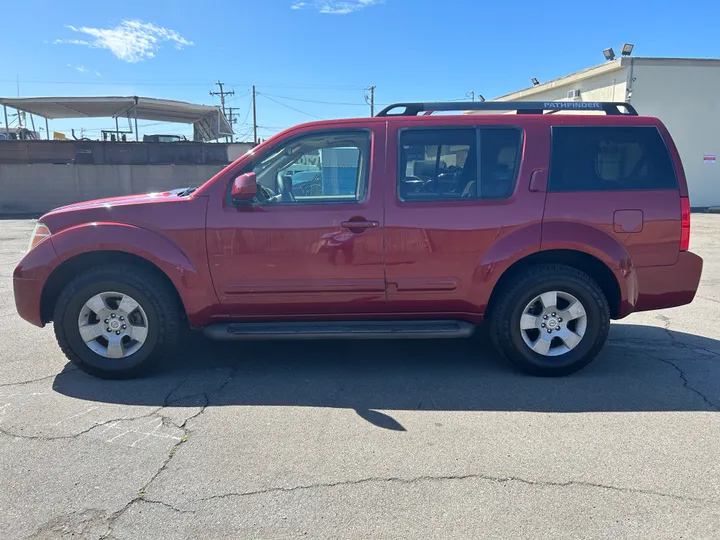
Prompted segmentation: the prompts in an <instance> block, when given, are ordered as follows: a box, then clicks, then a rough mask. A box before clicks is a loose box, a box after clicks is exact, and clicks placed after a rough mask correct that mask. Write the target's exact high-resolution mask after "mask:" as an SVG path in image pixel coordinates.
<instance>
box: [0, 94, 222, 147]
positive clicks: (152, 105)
mask: <svg viewBox="0 0 720 540" xmlns="http://www.w3.org/2000/svg"><path fill="white" fill-rule="evenodd" d="M0 105H5V106H8V107H12V108H14V109H17V110H19V111H24V112H27V113H30V114H36V115H38V116H42V117H44V118H49V119H55V118H117V117H120V116H130V117H133V118H137V119H139V120H157V121H159V122H179V123H183V124H193V125H194V126H195V127H196V129H197V132H198V134H199V135H200V138H201V139H202V140H213V139H217V138H220V137H225V136H228V135H232V133H233V132H232V128H231V127H230V124H229V122H228V121H227V119H226V118H225V115H224V114H223V113H222V110H221V109H220V107H214V106H211V105H198V104H195V103H188V102H186V101H175V100H171V99H156V98H147V97H139V96H108V97H97V96H96V97H31V98H0Z"/></svg>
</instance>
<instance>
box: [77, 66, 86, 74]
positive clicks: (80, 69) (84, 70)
mask: <svg viewBox="0 0 720 540" xmlns="http://www.w3.org/2000/svg"><path fill="white" fill-rule="evenodd" d="M75 69H77V70H78V71H79V72H80V73H85V72H86V71H87V69H86V68H85V66H77V67H76V68H75Z"/></svg>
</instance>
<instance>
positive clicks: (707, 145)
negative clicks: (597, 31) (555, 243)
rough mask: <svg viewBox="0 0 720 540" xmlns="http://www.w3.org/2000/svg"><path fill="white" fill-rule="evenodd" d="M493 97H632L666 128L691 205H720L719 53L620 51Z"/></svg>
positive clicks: (641, 109)
mask: <svg viewBox="0 0 720 540" xmlns="http://www.w3.org/2000/svg"><path fill="white" fill-rule="evenodd" d="M493 101H626V102H629V103H632V105H633V106H634V107H635V108H636V109H637V111H638V114H641V115H647V116H655V117H657V118H659V119H660V120H662V122H663V123H664V124H665V125H666V126H667V128H668V130H670V133H671V134H672V137H673V140H674V141H675V144H676V145H677V147H678V150H679V151H680V156H681V157H682V160H683V165H684V167H685V174H686V175H687V179H688V187H689V190H690V202H691V204H692V206H693V207H708V206H720V164H718V163H717V159H716V157H717V156H718V155H719V154H720V59H695V58H640V57H631V56H626V57H623V58H618V59H616V60H610V61H608V62H605V63H604V64H600V65H597V66H594V67H591V68H588V69H585V70H582V71H578V72H576V73H573V74H570V75H566V76H564V77H560V78H559V79H555V80H552V81H548V82H545V83H541V84H539V85H536V86H532V87H530V88H526V89H524V90H519V91H517V92H513V93H511V94H507V95H504V96H501V97H498V98H496V99H494V100H493Z"/></svg>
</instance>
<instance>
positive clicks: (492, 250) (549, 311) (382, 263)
mask: <svg viewBox="0 0 720 540" xmlns="http://www.w3.org/2000/svg"><path fill="white" fill-rule="evenodd" d="M450 110H455V111H457V110H465V111H472V112H479V113H482V112H484V113H486V114H462V115H457V114H456V115H448V114H445V115H432V114H430V113H431V112H438V111H450ZM503 111H504V112H510V111H512V112H516V113H517V114H500V113H501V112H503ZM574 111H582V112H583V113H587V112H593V113H600V114H567V113H573V112H574ZM548 112H549V113H551V114H544V113H548ZM419 113H424V114H421V115H420V114H419ZM553 113H554V114H553ZM602 113H605V114H602ZM689 235H690V206H689V202H688V190H687V183H686V180H685V173H684V172H683V167H682V164H681V162H680V157H679V155H678V152H677V149H676V148H675V145H674V143H673V141H672V139H671V137H670V135H669V133H668V131H667V129H666V128H665V126H663V124H662V123H661V122H660V121H659V120H657V119H656V118H649V117H643V116H638V115H637V113H636V112H635V110H634V109H633V108H632V107H631V106H630V105H628V104H625V103H578V102H561V103H542V102H525V103H521V102H504V103H499V102H485V103H428V104H419V103H405V104H399V105H393V106H391V107H388V108H387V109H385V110H384V111H382V112H381V113H380V114H379V115H378V116H376V117H374V118H362V119H351V120H334V121H323V122H313V123H310V124H305V125H302V126H298V127H295V128H291V129H288V130H287V131H284V132H283V133H280V134H279V135H277V136H275V137H273V138H272V139H269V140H268V141H266V142H265V143H263V144H261V145H260V146H258V147H257V148H256V149H255V150H254V151H252V152H250V153H248V154H247V155H245V156H244V157H242V158H240V159H238V160H237V161H236V162H235V163H233V164H231V165H229V166H228V167H226V168H225V169H224V170H223V171H221V172H220V173H218V174H217V175H216V176H215V177H213V178H211V179H210V180H208V181H207V182H206V183H205V184H204V185H202V186H201V187H199V188H191V189H184V190H177V191H171V192H166V193H151V194H146V195H135V196H128V197H118V198H113V199H104V200H100V201H91V202H84V203H79V204H74V205H71V206H66V207H63V208H58V209H56V210H53V211H52V212H50V213H48V214H46V215H45V216H43V217H42V218H41V219H40V221H39V222H38V224H37V226H36V227H35V230H34V232H33V236H32V239H31V241H30V249H29V252H28V253H27V255H26V256H25V257H24V259H23V260H22V261H21V262H20V264H19V265H18V267H17V268H16V269H15V272H14V289H15V301H16V304H17V310H18V312H19V314H20V315H21V316H22V317H23V318H25V319H26V320H28V321H29V322H31V323H33V324H35V325H37V326H43V325H44V324H46V323H48V322H50V321H53V322H54V327H55V334H56V336H57V340H58V342H59V344H60V347H61V348H62V350H63V351H64V352H65V354H66V355H67V356H68V358H69V359H70V360H71V361H72V362H73V363H74V364H76V365H77V366H79V367H80V368H81V369H83V370H85V371H87V372H88V373H91V374H93V375H97V376H100V377H107V378H120V377H129V376H133V375H136V374H138V373H140V372H142V371H144V370H146V369H147V368H149V367H150V366H152V364H153V363H154V362H155V361H156V360H157V359H158V358H160V357H162V356H167V355H168V354H171V353H172V351H174V350H176V347H177V345H178V343H179V341H180V337H181V333H182V331H183V329H184V328H187V327H188V326H189V327H191V328H194V329H202V331H203V332H204V334H205V335H206V336H208V337H210V338H215V339H223V340H247V339H317V338H360V339H368V338H372V339H376V338H451V337H466V336H470V335H471V334H472V333H473V332H474V330H475V328H476V325H478V324H479V323H481V322H482V321H483V320H485V319H487V320H488V323H489V332H488V334H489V336H490V338H491V339H492V341H493V342H494V343H495V345H496V346H497V348H498V349H499V350H500V352H501V353H502V354H503V355H504V356H506V357H507V358H509V359H510V360H511V361H513V362H514V363H515V364H516V365H518V366H519V367H521V368H523V369H525V370H527V371H529V372H531V373H533V374H536V375H566V374H569V373H572V372H574V371H576V370H578V369H580V368H582V367H583V366H585V365H587V364H588V363H589V362H590V361H591V360H592V359H593V358H594V357H595V356H596V355H597V354H598V352H599V351H600V349H601V347H602V346H603V344H604V342H605V340H606V338H607V335H608V328H609V324H610V319H620V318H622V317H625V316H627V315H628V314H630V313H632V312H634V311H644V310H652V309H660V308H667V307H672V306H679V305H682V304H687V303H689V302H691V301H692V299H693V297H694V295H695V291H696V289H697V286H698V282H699V280H700V274H701V270H702V259H700V258H699V257H698V256H696V255H694V254H693V253H690V252H689V251H688V244H689Z"/></svg>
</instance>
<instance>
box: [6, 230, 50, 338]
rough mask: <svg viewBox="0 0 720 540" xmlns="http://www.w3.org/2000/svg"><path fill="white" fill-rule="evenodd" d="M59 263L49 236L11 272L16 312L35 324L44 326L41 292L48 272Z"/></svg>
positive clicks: (48, 274)
mask: <svg viewBox="0 0 720 540" xmlns="http://www.w3.org/2000/svg"><path fill="white" fill-rule="evenodd" d="M59 264H60V259H59V258H58V256H57V254H56V253H55V248H54V247H53V245H52V240H51V239H50V238H48V239H46V240H44V241H43V242H41V243H40V244H38V245H37V246H36V247H35V249H33V250H32V251H30V252H29V253H27V254H26V255H25V257H23V258H22V260H21V261H20V262H19V263H18V265H17V267H16V268H15V271H14V272H13V291H14V293H15V308H16V309H17V312H18V314H19V315H20V316H21V317H22V318H23V319H25V320H26V321H28V322H29V323H32V324H34V325H35V326H40V327H42V326H44V325H45V321H44V320H43V314H42V308H41V305H42V304H41V303H42V293H43V288H44V287H45V283H46V282H47V279H48V277H49V276H50V274H51V273H52V272H53V270H55V268H57V266H58V265H59Z"/></svg>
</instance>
